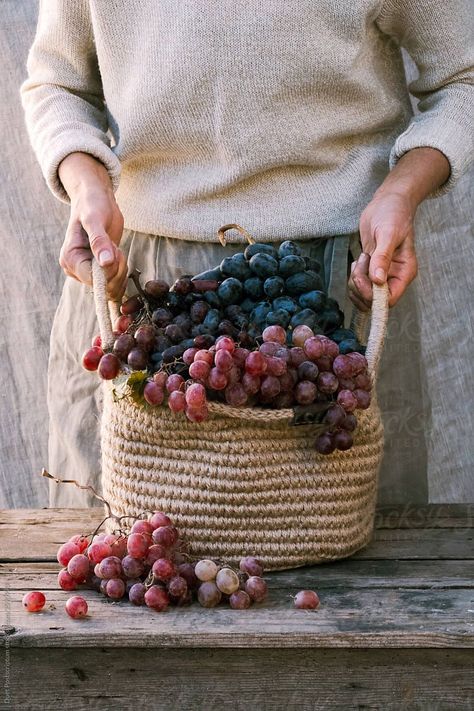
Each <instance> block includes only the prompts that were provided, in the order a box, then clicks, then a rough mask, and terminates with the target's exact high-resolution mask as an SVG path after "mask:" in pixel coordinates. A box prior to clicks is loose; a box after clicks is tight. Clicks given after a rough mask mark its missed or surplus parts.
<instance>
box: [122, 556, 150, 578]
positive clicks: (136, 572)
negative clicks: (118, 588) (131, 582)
mask: <svg viewBox="0 0 474 711" xmlns="http://www.w3.org/2000/svg"><path fill="white" fill-rule="evenodd" d="M122 569H123V574H124V575H125V576H126V577H127V578H139V577H140V575H143V572H144V569H145V566H144V564H143V560H139V559H138V558H132V556H131V555H126V556H125V557H124V558H122Z"/></svg>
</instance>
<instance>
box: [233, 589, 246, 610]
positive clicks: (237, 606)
mask: <svg viewBox="0 0 474 711" xmlns="http://www.w3.org/2000/svg"><path fill="white" fill-rule="evenodd" d="M251 604H252V600H251V599H250V595H249V594H248V593H246V592H245V590H236V591H235V592H233V593H232V595H231V596H230V597H229V605H230V607H231V608H232V610H247V609H248V608H249V607H250V605H251Z"/></svg>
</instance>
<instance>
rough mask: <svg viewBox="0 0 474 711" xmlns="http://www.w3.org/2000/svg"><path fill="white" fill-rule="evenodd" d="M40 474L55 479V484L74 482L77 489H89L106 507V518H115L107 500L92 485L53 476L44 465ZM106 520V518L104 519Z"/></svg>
mask: <svg viewBox="0 0 474 711" xmlns="http://www.w3.org/2000/svg"><path fill="white" fill-rule="evenodd" d="M41 476H44V477H45V478H46V479H52V481H55V482H56V484H74V486H77V488H78V489H85V490H86V491H90V492H91V493H92V494H93V495H94V496H95V498H96V499H99V501H102V503H103V504H105V507H106V508H107V512H108V516H107V518H117V517H116V516H115V514H113V513H112V509H111V508H110V504H109V503H108V501H106V500H105V499H104V497H103V496H101V495H100V494H98V493H97V491H96V490H95V489H94V487H93V486H90V485H86V484H79V482H78V481H76V480H75V479H59V478H58V477H55V476H53V475H52V474H50V473H49V472H48V471H47V470H46V469H45V468H44V467H43V469H42V470H41ZM105 520H107V519H105Z"/></svg>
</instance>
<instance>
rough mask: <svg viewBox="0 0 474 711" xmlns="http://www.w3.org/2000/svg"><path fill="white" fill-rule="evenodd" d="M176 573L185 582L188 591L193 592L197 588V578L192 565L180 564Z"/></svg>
mask: <svg viewBox="0 0 474 711" xmlns="http://www.w3.org/2000/svg"><path fill="white" fill-rule="evenodd" d="M178 573H179V575H180V576H181V577H182V578H184V579H185V580H186V583H187V586H188V588H189V589H190V590H195V589H196V588H197V587H198V585H199V578H198V577H197V576H196V573H195V572H194V565H193V564H192V563H181V565H179V566H178Z"/></svg>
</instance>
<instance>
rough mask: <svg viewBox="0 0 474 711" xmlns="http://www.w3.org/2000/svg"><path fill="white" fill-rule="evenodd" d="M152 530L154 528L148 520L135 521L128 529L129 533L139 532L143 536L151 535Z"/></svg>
mask: <svg viewBox="0 0 474 711" xmlns="http://www.w3.org/2000/svg"><path fill="white" fill-rule="evenodd" d="M153 531H154V528H153V526H152V525H151V523H150V522H149V521H144V520H139V521H135V523H134V524H133V526H132V528H131V529H130V533H141V534H143V535H144V536H151V534H152V533H153Z"/></svg>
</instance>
